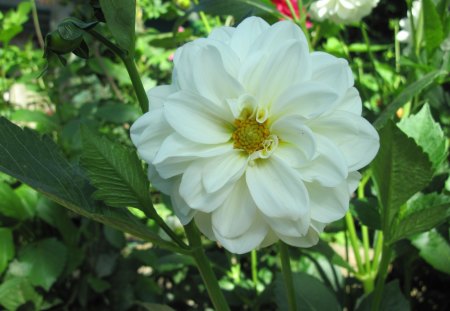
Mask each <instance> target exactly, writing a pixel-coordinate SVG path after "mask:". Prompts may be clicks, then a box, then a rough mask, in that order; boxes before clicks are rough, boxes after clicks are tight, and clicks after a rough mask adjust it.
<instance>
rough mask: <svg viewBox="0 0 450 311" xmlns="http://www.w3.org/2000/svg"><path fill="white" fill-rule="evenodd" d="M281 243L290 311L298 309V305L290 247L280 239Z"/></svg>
mask: <svg viewBox="0 0 450 311" xmlns="http://www.w3.org/2000/svg"><path fill="white" fill-rule="evenodd" d="M279 244H280V259H281V272H282V273H283V279H284V284H285V286H286V293H287V298H288V306H289V311H297V305H296V301H295V288H294V281H293V279H292V270H291V263H290V260H289V248H288V246H287V245H286V244H285V243H284V242H282V241H280V243H279Z"/></svg>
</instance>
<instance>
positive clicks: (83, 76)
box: [0, 0, 450, 311]
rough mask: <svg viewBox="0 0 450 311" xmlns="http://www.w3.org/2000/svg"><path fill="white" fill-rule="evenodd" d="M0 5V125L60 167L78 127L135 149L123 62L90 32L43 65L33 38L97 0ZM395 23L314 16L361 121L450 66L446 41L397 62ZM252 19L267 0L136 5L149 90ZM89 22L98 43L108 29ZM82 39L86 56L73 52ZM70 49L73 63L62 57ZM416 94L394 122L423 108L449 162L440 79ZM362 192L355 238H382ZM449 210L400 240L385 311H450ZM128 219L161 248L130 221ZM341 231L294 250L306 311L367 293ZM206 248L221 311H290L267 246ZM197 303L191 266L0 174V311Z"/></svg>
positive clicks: (201, 292) (201, 302) (272, 17)
mask: <svg viewBox="0 0 450 311" xmlns="http://www.w3.org/2000/svg"><path fill="white" fill-rule="evenodd" d="M304 2H305V4H307V1H304ZM441 2H443V3H444V4H443V6H442V7H440V8H441V9H443V10H448V1H440V2H439V3H441ZM255 4H257V5H255ZM438 5H439V4H438ZM0 9H1V11H0V116H3V117H6V118H7V119H9V120H12V121H13V122H14V123H16V124H18V125H21V126H27V127H30V128H32V129H34V130H36V131H37V132H39V133H40V134H42V135H47V136H49V137H51V138H52V139H53V140H54V141H55V142H57V145H58V146H59V147H60V148H61V149H62V150H63V152H64V155H65V156H66V157H67V158H68V159H69V160H70V162H72V163H78V162H79V161H80V155H81V151H82V146H83V144H82V134H81V128H82V126H85V127H87V128H89V129H91V130H92V131H94V132H96V133H101V134H102V135H105V136H107V137H109V138H110V139H111V140H112V141H115V142H119V143H120V144H123V145H128V146H131V143H130V140H129V137H128V131H129V127H130V124H131V123H132V122H133V121H134V120H136V119H137V118H138V116H139V115H140V114H141V112H140V109H139V105H138V103H137V101H136V99H135V95H134V92H133V88H132V84H131V81H130V79H129V77H128V74H127V72H126V70H125V67H124V66H123V65H122V63H121V62H120V59H119V58H118V57H117V56H116V55H114V54H113V53H112V52H111V51H110V50H109V49H107V48H105V46H104V45H102V44H100V43H99V42H98V41H95V40H93V39H92V37H91V36H89V35H86V34H82V35H81V37H80V38H79V39H77V40H75V41H76V42H74V46H69V45H68V43H67V42H64V41H63V42H59V41H52V48H53V50H52V53H54V54H55V55H56V56H55V57H53V58H49V62H48V63H47V61H46V59H44V58H43V43H44V42H43V41H44V40H45V34H46V33H48V32H51V31H54V30H55V29H56V28H57V27H58V24H59V23H60V22H61V21H62V19H63V18H64V17H67V16H69V15H70V16H72V17H76V18H78V19H79V20H81V21H84V22H86V23H89V22H96V21H100V22H101V21H104V16H103V13H102V11H101V7H100V5H99V2H98V1H95V0H91V1H88V0H85V1H82V0H78V1H63V0H61V1H37V6H36V3H35V2H34V1H17V3H13V2H11V1H0ZM56 11H57V12H59V13H55V12H56ZM61 12H62V13H61ZM406 13H407V3H406V2H405V1H387V0H382V1H380V4H379V5H378V6H377V7H376V8H375V10H374V11H373V13H372V14H371V15H370V16H368V17H367V18H366V19H365V24H364V26H363V27H365V29H366V32H361V31H360V27H359V26H360V25H350V26H346V27H344V26H339V25H334V24H331V23H328V22H324V23H321V24H320V26H318V25H315V24H314V22H313V26H312V28H311V29H310V31H311V32H314V34H315V36H314V37H313V38H314V40H313V44H314V46H315V49H316V50H323V51H326V52H329V53H331V54H333V55H336V56H338V57H343V58H346V59H347V60H348V61H349V63H350V65H351V66H352V69H353V71H354V74H355V77H356V86H357V88H358V89H359V91H360V93H361V96H362V99H363V104H364V107H365V112H364V113H365V114H366V118H368V119H369V120H370V121H374V120H375V119H377V118H378V117H379V116H380V114H381V112H382V111H384V109H385V107H386V106H388V104H390V103H392V102H393V101H394V100H395V99H396V98H397V97H398V95H399V94H401V91H402V90H404V89H405V87H406V86H408V85H409V84H411V83H413V82H415V81H418V80H420V79H421V78H422V77H424V76H426V75H427V74H430V73H433V72H434V71H436V70H437V69H440V68H444V69H446V70H447V72H448V69H449V64H448V52H449V46H448V45H449V43H448V39H447V43H446V44H447V45H446V46H443V47H437V46H436V47H433V48H432V50H430V49H429V48H428V47H429V44H428V45H425V46H420V47H419V48H418V50H417V51H415V53H405V49H406V46H405V45H403V44H402V45H400V43H399V42H398V41H397V40H395V34H396V32H398V31H399V28H398V21H399V20H400V19H401V18H404V17H405V16H406ZM249 15H260V16H263V17H264V18H265V19H266V20H268V21H270V22H275V21H276V20H278V19H279V18H280V14H279V12H278V11H277V10H276V8H275V6H274V5H273V4H272V3H271V1H268V0H259V1H258V0H252V1H250V0H249V1H238V0H233V1H232V0H227V1H212V0H209V1H208V0H206V1H190V0H138V1H137V11H136V45H135V54H134V59H135V61H136V64H137V69H138V71H139V74H140V76H141V78H142V81H143V84H144V87H145V89H149V88H151V87H153V86H155V85H158V84H165V83H170V79H171V69H172V59H173V53H174V51H175V49H176V48H177V47H178V46H180V45H182V44H183V43H185V42H188V41H191V40H193V39H195V38H197V37H203V36H206V35H207V34H208V31H209V30H210V29H211V28H212V27H215V26H219V25H232V24H234V23H235V22H239V21H240V20H241V19H243V18H244V17H246V16H249ZM447 15H448V14H447ZM449 22H450V20H449V19H448V18H447V20H446V24H444V25H443V34H444V35H445V36H447V38H448V34H449V29H448V28H449ZM96 27H98V28H99V29H101V30H102V31H103V32H105V33H108V30H107V29H106V28H105V27H106V26H105V25H104V24H102V23H100V24H98V25H97V26H96ZM37 29H40V30H41V31H40V32H39V31H37ZM366 35H367V37H365V36H366ZM52 40H55V39H52ZM81 40H83V42H85V46H83V47H82V49H81V50H77V51H74V49H75V48H78V47H79V46H80V45H79V44H80V42H81ZM368 40H370V41H368ZM443 44H444V43H443ZM86 47H88V49H86ZM83 49H84V50H83ZM70 51H74V53H76V54H77V55H78V56H82V57H78V56H76V55H75V54H74V53H67V52H70ZM44 71H45V73H44ZM418 87H420V88H421V90H422V89H423V92H422V93H421V94H420V96H418V95H417V94H416V93H415V94H414V96H410V98H408V99H406V100H405V101H408V104H407V105H406V106H404V107H403V108H400V109H398V110H397V109H396V111H395V113H396V118H397V119H399V118H402V117H403V115H406V116H408V115H410V114H415V115H418V114H417V113H418V112H419V111H421V113H422V115H420V116H422V117H423V119H426V118H428V119H427V120H428V122H430V123H429V124H430V128H432V127H433V126H438V127H439V126H440V127H441V128H442V131H443V132H441V135H442V137H443V141H444V149H445V150H444V153H443V154H444V157H446V148H447V146H448V144H447V142H446V140H448V139H447V137H448V135H449V133H450V100H449V97H450V95H449V92H448V90H449V78H448V77H446V76H443V77H442V76H441V77H438V78H436V79H433V80H430V81H429V83H423V85H420V86H418ZM403 104H404V102H403V103H402V105H401V106H403ZM425 104H426V106H424V105H425ZM423 107H425V108H423ZM421 109H423V110H421ZM431 117H432V118H433V119H434V120H435V121H436V122H434V121H433V119H431ZM430 120H431V121H430ZM413 121H414V122H421V121H420V120H418V119H415V120H413ZM410 123H411V122H410ZM405 126H406V127H407V126H408V125H405ZM0 135H1V134H0ZM2 152H3V151H2ZM441 163H442V164H440V165H439V167H438V173H437V174H435V176H434V177H433V179H432V182H431V183H430V184H429V185H428V187H427V188H426V189H425V190H424V191H423V193H424V194H431V193H439V194H449V192H450V179H449V169H448V161H447V159H443V161H441ZM364 191H365V193H364ZM374 191H375V190H374V189H373V185H372V184H371V182H370V181H369V182H368V183H367V184H366V187H365V190H364V188H363V195H362V196H359V198H358V197H355V198H354V199H353V200H352V204H351V211H352V214H353V216H354V217H355V220H356V227H357V230H358V233H359V235H360V236H361V231H360V225H361V224H364V225H366V226H367V227H368V228H369V230H370V232H371V233H373V232H374V230H375V229H379V228H380V222H379V217H380V216H379V211H377V203H376V199H375V197H374V193H375V192H374ZM152 199H153V203H154V205H155V208H156V209H157V211H158V213H159V214H160V215H161V216H162V218H163V219H165V221H166V222H167V223H168V224H169V226H170V227H172V228H173V229H174V230H175V231H176V232H178V233H179V234H180V235H182V232H183V231H182V227H181V224H180V223H179V221H178V220H177V219H176V217H175V216H174V215H173V213H172V211H171V210H170V206H169V205H168V204H166V200H165V198H164V197H162V196H160V194H159V193H158V192H157V191H156V190H152ZM446 204H447V205H446V206H447V207H446V208H445V209H443V211H444V212H443V213H442V221H441V223H440V225H439V226H437V227H435V228H434V229H432V230H430V231H426V232H424V233H420V234H416V235H412V236H410V237H409V236H408V238H407V239H403V240H402V241H400V242H399V243H397V244H396V246H395V256H394V258H395V259H394V260H393V262H392V266H391V270H390V274H389V276H388V282H389V283H388V285H387V287H386V289H385V291H386V293H387V294H386V297H387V299H386V301H384V307H383V308H384V309H385V310H408V309H410V308H411V309H413V310H449V308H450V300H449V299H448V288H450V278H449V275H450V244H449V234H450V231H449V222H448V216H449V213H448V202H447V203H446ZM130 211H131V212H132V213H133V214H134V215H136V216H137V217H139V218H140V220H141V222H142V223H144V224H145V225H147V226H148V227H149V228H151V229H152V230H153V231H154V232H155V233H156V234H159V235H160V236H162V237H163V238H167V237H166V236H165V235H164V233H162V232H160V231H159V229H158V227H157V226H156V224H155V222H154V221H152V220H151V219H148V218H146V217H145V215H144V214H143V213H142V212H141V211H139V210H137V209H131V208H130ZM345 232H346V231H345V222H344V221H343V220H342V221H338V222H336V223H333V224H332V225H330V226H329V227H328V229H327V232H326V234H324V236H323V240H324V241H325V242H321V243H320V244H319V245H318V246H316V247H313V248H311V249H291V255H292V258H293V259H294V260H293V269H294V271H295V272H296V273H297V274H296V285H297V287H298V288H299V289H300V292H301V293H300V297H299V299H300V300H299V301H301V302H302V303H303V304H304V303H305V301H306V302H307V303H308V304H309V303H310V304H311V305H312V306H316V308H318V309H315V310H332V309H333V308H334V309H335V308H336V307H335V304H334V303H336V304H339V305H340V306H342V307H343V308H345V309H346V310H366V309H367V306H366V305H365V304H364V298H363V297H364V296H363V293H364V290H363V287H362V285H361V282H360V280H358V279H357V278H356V277H355V275H354V273H353V272H354V271H355V270H354V269H355V261H354V258H352V256H351V254H350V253H349V241H348V236H347V235H346V233H345ZM361 238H362V237H361ZM371 242H373V241H371ZM204 243H205V244H206V249H207V255H208V256H209V258H210V259H211V261H212V263H213V268H214V270H215V272H216V274H217V275H218V277H219V279H220V285H221V287H222V288H223V289H224V290H225V295H226V298H227V299H228V301H229V303H230V305H231V307H232V309H233V310H276V309H280V310H284V309H286V308H287V306H286V302H285V297H284V292H283V286H282V284H281V281H280V275H279V272H278V271H279V269H278V259H277V257H276V256H275V255H276V247H269V248H266V249H263V250H260V251H258V252H257V253H253V254H246V255H240V256H238V255H231V254H229V253H227V252H225V251H224V250H223V249H221V248H217V246H216V245H215V243H212V242H208V241H204ZM255 263H256V264H257V267H254V266H253V265H255ZM318 293H320V296H318V295H317V294H318ZM277 306H278V307H277ZM208 308H211V305H210V302H209V299H208V297H207V294H206V290H205V287H204V286H203V285H202V281H201V279H200V276H199V274H198V273H197V270H196V269H195V267H194V263H193V261H192V259H191V258H190V257H188V256H183V255H180V254H175V253H173V252H170V251H167V250H164V249H161V248H157V247H155V246H154V245H153V244H152V243H149V242H145V241H143V240H141V239H139V238H136V237H133V236H132V235H129V234H124V233H123V232H121V231H118V230H115V229H112V228H110V227H108V226H105V225H103V224H100V223H97V222H94V221H92V220H89V219H87V218H83V217H81V216H79V215H77V214H75V213H73V212H71V211H68V210H67V209H65V208H63V207H61V206H60V205H58V204H57V203H55V202H52V201H50V200H49V199H48V198H46V197H44V196H43V195H41V194H39V193H38V192H36V191H35V190H33V189H32V188H30V187H29V186H27V185H25V184H23V183H21V182H20V181H17V180H16V179H14V178H12V177H9V176H8V175H5V174H2V173H0V309H5V310H157V311H158V310H172V309H173V310H191V309H192V310H206V309H208ZM305 310H306V309H305ZM311 310H312V309H311Z"/></svg>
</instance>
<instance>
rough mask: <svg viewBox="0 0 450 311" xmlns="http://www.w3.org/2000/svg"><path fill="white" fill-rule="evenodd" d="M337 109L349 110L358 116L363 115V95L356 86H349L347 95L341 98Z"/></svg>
mask: <svg viewBox="0 0 450 311" xmlns="http://www.w3.org/2000/svg"><path fill="white" fill-rule="evenodd" d="M336 110H343V111H348V112H351V113H353V114H355V115H358V116H360V115H361V113H362V102H361V96H359V92H358V90H357V89H356V88H355V87H351V88H349V89H348V90H347V92H346V93H345V95H344V96H343V97H342V98H340V99H339V101H338V103H337V105H336Z"/></svg>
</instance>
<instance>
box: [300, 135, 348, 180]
mask: <svg viewBox="0 0 450 311" xmlns="http://www.w3.org/2000/svg"><path fill="white" fill-rule="evenodd" d="M315 136H316V141H317V151H318V155H317V157H316V158H315V159H314V160H311V161H310V162H309V163H308V164H307V165H305V166H304V167H302V168H299V171H300V172H301V176H302V178H303V179H304V180H305V181H317V182H319V183H320V184H321V185H322V186H325V187H336V186H337V185H339V184H340V183H341V182H342V181H343V180H344V179H345V178H347V175H348V168H347V167H348V166H347V162H346V160H345V157H344V155H343V154H342V153H341V151H340V150H339V148H338V147H337V146H336V145H335V144H334V143H332V142H331V141H330V140H328V139H327V138H325V137H323V136H320V135H317V134H316V135H315Z"/></svg>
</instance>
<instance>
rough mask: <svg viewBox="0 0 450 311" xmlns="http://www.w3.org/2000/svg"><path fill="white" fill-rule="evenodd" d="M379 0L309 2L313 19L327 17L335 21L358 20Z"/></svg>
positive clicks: (324, 0) (320, 0) (321, 0)
mask: <svg viewBox="0 0 450 311" xmlns="http://www.w3.org/2000/svg"><path fill="white" fill-rule="evenodd" d="M379 1H380V0H319V1H316V2H314V3H313V4H311V8H310V13H311V17H312V18H313V19H316V20H319V21H323V20H325V19H329V20H331V21H333V22H335V23H338V24H339V23H344V24H345V23H353V22H359V21H360V20H361V19H362V18H363V17H365V16H367V15H369V14H370V12H371V11H372V9H373V8H374V7H375V6H376V5H377V4H378V2H379Z"/></svg>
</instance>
